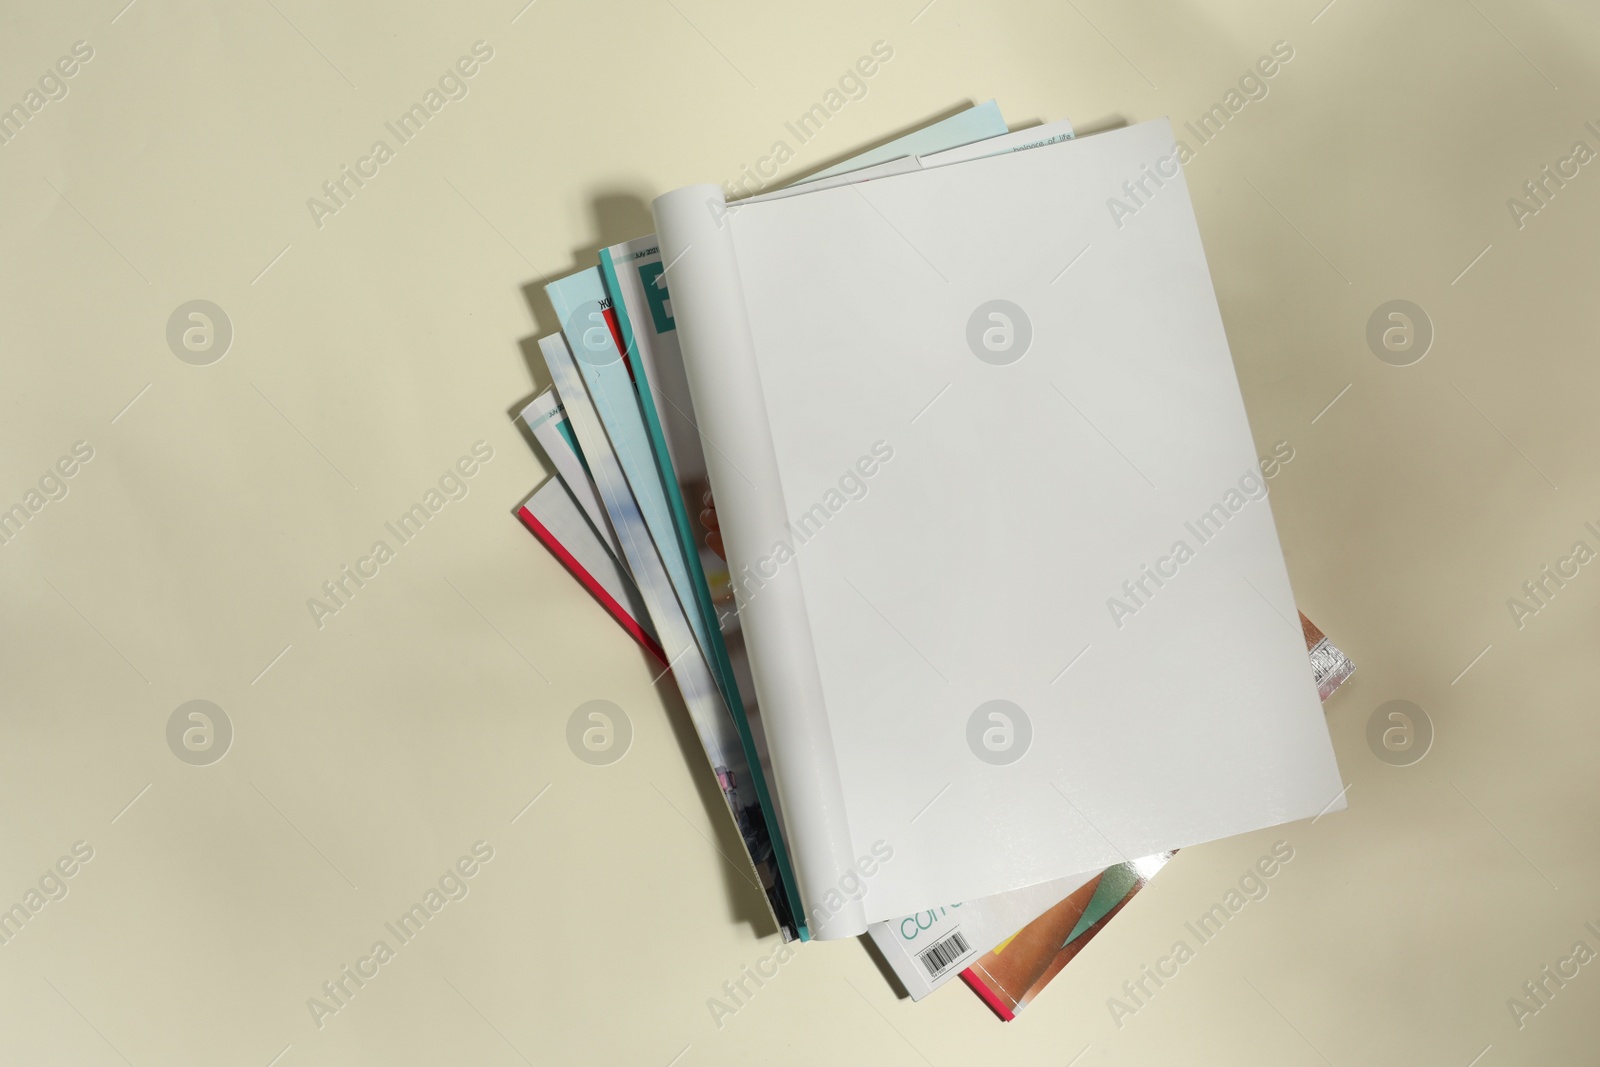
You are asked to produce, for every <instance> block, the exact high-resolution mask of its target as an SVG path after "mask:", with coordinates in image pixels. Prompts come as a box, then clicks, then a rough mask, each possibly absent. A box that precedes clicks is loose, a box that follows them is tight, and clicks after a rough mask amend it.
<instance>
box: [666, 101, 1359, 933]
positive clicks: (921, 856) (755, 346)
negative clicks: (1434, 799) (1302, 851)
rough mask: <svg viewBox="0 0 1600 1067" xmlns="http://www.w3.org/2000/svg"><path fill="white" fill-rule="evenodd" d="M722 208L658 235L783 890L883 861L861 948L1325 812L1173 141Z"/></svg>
mask: <svg viewBox="0 0 1600 1067" xmlns="http://www.w3.org/2000/svg"><path fill="white" fill-rule="evenodd" d="M1152 168H1154V170H1155V171H1156V172H1158V173H1159V175H1160V177H1159V178H1152V177H1150V176H1149V175H1150V174H1151V173H1152ZM1128 181H1139V182H1142V183H1144V185H1145V187H1146V188H1147V190H1150V191H1149V193H1148V195H1147V198H1145V199H1144V200H1143V203H1142V206H1141V207H1140V208H1139V210H1138V212H1137V217H1136V218H1134V219H1131V220H1130V219H1128V218H1126V217H1119V216H1118V215H1117V214H1116V213H1114V212H1109V211H1108V209H1107V207H1106V206H1105V205H1106V203H1107V199H1108V198H1109V197H1112V196H1117V195H1122V194H1121V190H1122V187H1123V184H1124V183H1125V182H1128ZM1157 181H1159V182H1160V184H1159V185H1158V184H1156V183H1157ZM720 199H721V192H720V190H717V189H715V188H714V187H691V188H689V189H684V190H678V191H677V192H674V193H670V194H667V195H666V196H664V197H662V198H660V199H658V201H657V203H656V218H657V224H658V229H659V231H660V234H661V238H662V254H663V255H664V256H665V257H667V258H669V259H671V258H673V257H677V256H681V257H682V258H681V261H680V262H679V265H678V267H677V268H675V276H674V278H673V285H674V297H675V305H676V307H677V311H678V322H679V331H680V334H681V337H682V345H683V349H684V353H685V362H686V366H687V367H688V371H689V380H690V385H691V389H692V391H693V394H694V400H695V407H696V411H697V413H698V414H699V416H700V419H701V424H702V427H703V429H704V430H705V432H706V433H707V435H708V437H710V438H713V439H716V440H719V441H724V440H726V441H734V442H737V443H738V446H739V454H740V456H741V458H742V459H743V458H744V457H745V456H746V455H747V454H748V455H749V456H751V457H754V459H752V463H757V462H758V463H759V466H758V475H757V477H756V478H755V481H756V483H757V484H759V485H760V486H761V487H762V488H761V489H760V490H759V491H757V490H752V489H749V488H744V489H741V488H740V487H739V486H738V485H737V484H736V483H735V482H733V481H732V480H731V472H727V471H719V469H718V466H717V464H716V463H715V462H714V461H713V462H712V464H711V480H712V485H713V489H714V490H715V491H716V492H717V494H718V504H719V515H720V517H721V518H722V523H723V528H724V541H725V544H726V545H727V548H728V552H729V559H730V562H731V564H732V565H733V567H734V570H735V573H736V575H740V574H744V573H751V574H756V575H759V577H760V579H761V585H760V587H759V588H760V592H759V595H757V596H755V597H754V598H753V599H752V602H751V607H753V608H754V609H756V610H755V617H753V618H751V619H750V620H748V622H747V626H748V629H749V630H750V631H751V634H752V637H754V636H755V631H756V628H757V627H756V624H757V620H758V619H759V621H760V623H761V625H762V627H764V628H765V629H767V630H768V631H769V632H771V633H781V634H783V635H784V636H785V640H783V641H779V642H775V643H773V644H772V645H770V646H762V647H758V648H757V649H756V651H755V653H754V657H753V658H754V659H755V663H756V681H757V688H758V690H760V691H762V695H763V700H764V701H766V700H767V699H768V698H767V696H766V690H765V689H764V688H763V685H764V684H765V685H767V686H768V687H773V688H779V687H775V686H773V682H774V681H775V680H777V679H782V680H783V682H782V685H781V688H779V691H781V692H782V694H783V697H784V700H785V703H784V705H783V706H782V707H781V708H780V707H778V706H769V707H768V709H767V718H768V727H769V729H768V733H769V736H770V737H771V739H772V746H773V753H772V755H773V760H774V766H775V769H776V773H777V777H778V784H779V787H780V791H781V792H782V793H783V795H784V800H785V804H786V806H787V807H788V808H789V809H790V810H791V811H794V810H795V809H797V808H800V809H802V810H804V811H805V812H806V813H807V814H810V813H812V812H815V811H818V810H819V808H815V807H811V806H810V805H809V804H802V803H797V802H796V801H795V800H793V799H791V796H790V792H791V790H795V788H796V787H795V785H794V782H795V780H796V779H797V778H798V779H802V780H803V781H804V782H805V783H806V784H807V786H808V787H810V788H815V786H814V785H813V784H812V783H815V782H819V781H820V782H823V783H826V784H828V786H829V787H830V788H832V785H833V783H837V788H838V790H839V791H840V792H841V793H842V794H843V807H842V810H838V809H832V808H827V809H826V810H827V811H828V812H835V813H836V814H831V815H825V816H824V817H823V818H820V819H817V820H816V821H815V822H811V821H807V820H804V819H799V818H797V819H796V822H797V823H798V824H800V825H803V826H805V827H807V828H808V829H811V828H822V829H825V830H826V831H827V832H828V834H829V836H827V837H825V838H824V839H823V840H822V841H820V842H807V841H804V840H797V841H796V842H795V851H796V854H797V856H799V857H800V858H801V862H802V864H805V863H812V864H815V863H820V862H823V861H824V860H825V859H826V857H828V856H830V855H831V856H832V857H833V858H834V862H835V863H836V864H837V866H836V867H835V869H834V877H844V876H847V875H849V873H850V868H849V862H850V861H849V860H848V859H847V858H845V857H846V856H847V855H860V854H861V850H862V849H864V848H870V847H871V846H872V845H873V844H874V843H876V842H880V841H882V842H888V843H889V844H890V845H891V846H892V847H893V849H894V856H895V858H894V861H893V862H892V863H885V864H882V865H881V868H880V869H879V870H878V871H877V872H876V875H875V877H873V878H872V879H871V881H870V884H869V886H868V889H867V894H866V897H865V901H864V904H863V908H862V917H864V918H865V919H868V920H873V921H876V920H879V919H888V918H892V917H894V916H899V915H904V914H907V913H909V912H912V911H915V910H917V909H918V908H920V907H930V906H937V905H938V902H939V901H950V900H969V899H974V898H978V897H984V896H989V895H991V894H994V893H998V892H1002V891H1005V890H1008V889H1014V888H1018V887H1021V886H1026V885H1031V884H1034V883H1037V882H1040V881H1045V880H1049V879H1053V878H1061V877H1067V876H1069V875H1071V874H1073V873H1076V872H1080V871H1087V870H1092V869H1096V868H1100V867H1105V866H1108V865H1110V864H1112V863H1115V862H1118V861H1119V860H1120V859H1121V858H1122V856H1124V855H1147V854H1153V853H1157V852H1164V851H1170V850H1172V849H1175V848H1180V847H1184V846H1187V845H1191V844H1196V843H1199V842H1201V841H1206V840H1211V839H1214V838H1217V837H1222V836H1227V835H1230V834H1235V833H1241V832H1245V831H1248V830H1252V829H1257V828H1260V827H1263V826H1268V825H1273V824H1276V823H1279V822H1284V821H1288V820H1291V819H1295V818H1301V817H1309V816H1314V815H1316V814H1318V813H1319V812H1321V811H1324V810H1332V809H1333V808H1336V807H1338V806H1340V805H1339V801H1338V800H1337V799H1336V798H1337V797H1338V795H1339V793H1340V791H1341V787H1340V783H1339V780H1338V775H1337V768H1336V767H1335V765H1334V762H1333V756H1332V747H1331V745H1330V743H1329V740H1328V735H1327V730H1326V726H1325V724H1324V723H1323V721H1322V717H1321V714H1320V709H1319V707H1318V703H1317V698H1316V693H1315V691H1314V689H1313V688H1312V686H1311V684H1310V680H1309V679H1308V677H1307V675H1306V671H1305V665H1304V659H1303V657H1304V648H1303V645H1302V644H1301V637H1300V632H1299V629H1298V627H1297V626H1296V625H1295V624H1294V623H1293V622H1292V619H1293V615H1294V601H1293V597H1292V594H1291V591H1290V589H1289V583H1288V576H1287V572H1286V569H1285V567H1284V564H1283V558H1282V552H1281V549H1280V548H1279V546H1278V543H1277V537H1276V531H1275V528H1274V526H1273V523H1272V516H1271V510H1270V507H1269V505H1268V504H1267V502H1266V500H1265V496H1266V487H1265V483H1264V482H1263V481H1262V479H1261V478H1260V474H1259V471H1258V470H1257V466H1256V464H1257V461H1256V457H1255V455H1254V447H1253V444H1252V441H1251V438H1250V433H1249V425H1248V422H1247V420H1246V418H1245V413H1244V410H1243V404H1242V401H1241V398H1240V396H1239V390H1238V383H1237V379H1236V378H1235V376H1234V372H1233V365H1232V361H1231V356H1230V355H1229V352H1228V349H1227V342H1226V338H1225V336H1224V334H1223V331H1222V325H1221V320H1220V316H1219V314H1218V311H1217V307H1216V300H1215V295H1214V293H1213V292H1212V289H1211V285H1210V278H1209V273H1208V271H1207V268H1206V264H1205V258H1204V253H1203V250H1202V248H1201V245H1200V240H1199V234H1198V228H1197V226H1196V224H1195V220H1194V214H1193V209H1192V207H1191V206H1190V203H1189V199H1188V194H1187V189H1186V188H1185V186H1184V182H1183V176H1182V172H1181V169H1180V168H1179V167H1178V165H1177V162H1176V157H1175V143H1174V142H1173V140H1172V134H1171V129H1170V126H1169V125H1168V124H1167V123H1166V122H1164V121H1158V122H1154V123H1145V124H1142V125H1140V126H1135V127H1130V128H1127V129H1123V130H1117V131H1112V132H1110V133H1106V134H1101V135H1099V136H1096V137H1093V138H1089V139H1086V140H1083V141H1072V142H1066V143H1059V144H1054V145H1048V146H1045V147H1041V148H1037V149H1034V150H1031V151H1026V152H1015V153H1008V154H1006V155H1002V156H997V157H991V158H987V159H979V160H974V161H971V162H966V163H962V164H960V165H955V166H944V167H938V168H935V169H928V170H923V171H920V172H917V173H911V174H906V175H901V176H898V177H888V178H883V179H880V180H877V181H874V182H872V183H870V184H869V185H866V186H859V185H858V186H850V187H847V188H842V189H832V190H826V191H822V192H819V193H817V195H815V196H804V197H793V198H789V199H784V200H777V201H772V202H769V203H763V204H756V205H751V206H750V207H749V208H747V209H745V210H741V211H738V212H735V213H732V214H729V215H726V216H725V219H726V224H725V225H722V224H719V223H720V222H721V219H720V218H719V215H718V212H717V210H716V208H717V201H720ZM1090 248H1092V251H1091V252H1087V253H1086V249H1090ZM1085 255H1087V256H1091V257H1092V258H1093V262H1092V263H1085V264H1084V267H1085V269H1083V270H1079V271H1075V272H1073V273H1071V274H1069V275H1065V278H1063V275H1064V268H1066V267H1067V266H1068V265H1069V264H1071V263H1073V262H1075V259H1076V257H1079V256H1085ZM1057 282H1061V284H1057ZM997 299H1004V300H1005V301H1007V303H1005V304H995V303H994V301H996V300H997ZM952 487H959V492H953V491H952ZM724 493H726V494H727V499H726V500H724V498H723V494H724ZM869 493H870V497H869V495H868V494H869ZM846 494H847V495H848V498H849V501H850V502H849V503H848V507H846V508H844V509H843V510H840V509H839V508H837V507H835V506H834V504H833V503H832V501H833V500H834V499H835V498H841V497H843V496H845V495H846ZM819 507H820V508H821V509H822V510H821V515H823V516H829V515H831V520H830V521H827V523H826V527H825V529H819V528H818V527H819V526H820V521H814V522H813V524H812V527H811V529H810V530H809V532H807V530H806V529H804V528H803V527H802V525H801V524H802V523H803V520H804V517H805V516H808V515H817V514H818V509H819ZM1197 521H1198V522H1199V523H1200V524H1201V526H1200V528H1198V529H1196V528H1194V527H1193V524H1194V523H1195V522H1197ZM1180 546H1181V547H1180ZM1152 568H1154V570H1152ZM1157 571H1159V574H1160V575H1164V576H1165V577H1162V578H1159V579H1158V578H1156V577H1153V576H1152V575H1154V574H1155V572H1157ZM1158 580H1159V583H1160V584H1157V582H1158ZM1135 583H1138V584H1135ZM745 611H746V606H745V605H744V604H743V603H742V602H741V613H742V614H743V613H744V612H745ZM808 646H809V647H808ZM808 652H810V653H812V654H814V655H815V657H816V659H815V665H814V667H809V668H808V665H807V663H806V662H803V661H802V657H804V656H806V655H807V653H808ZM1193 662H1205V663H1207V665H1208V666H1207V672H1206V678H1205V683H1204V685H1203V686H1201V687H1199V688H1198V689H1197V688H1196V686H1195V685H1194V680H1193V678H1192V676H1191V675H1192V672H1190V671H1188V670H1187V669H1186V667H1185V665H1186V664H1189V663H1193ZM1174 665H1176V666H1174ZM817 687H820V690H821V691H820V693H819V692H818V688H817ZM819 711H820V713H819ZM791 717H794V718H798V719H799V720H800V721H799V722H794V721H791ZM791 743H792V744H791ZM825 745H831V751H829V750H828V749H827V748H825ZM830 755H831V756H832V757H833V763H832V766H831V767H830V766H829V756H830ZM826 799H830V800H831V799H833V798H831V797H830V798H826ZM823 807H825V805H824V806H823ZM841 832H842V833H844V834H847V835H848V844H844V843H841V842H840V841H839V840H838V839H837V837H836V836H834V835H837V834H839V833H841ZM798 836H799V835H797V837H798ZM813 844H816V845H818V846H819V847H812V845H813ZM808 878H809V881H810V882H812V883H814V882H816V881H818V879H819V876H818V875H817V874H816V873H815V872H814V871H813V872H810V873H809V874H808V873H807V872H805V871H804V870H803V871H802V883H803V884H807V883H808ZM822 880H824V881H825V880H826V876H822Z"/></svg>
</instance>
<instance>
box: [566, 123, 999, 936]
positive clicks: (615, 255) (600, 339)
mask: <svg viewBox="0 0 1600 1067" xmlns="http://www.w3.org/2000/svg"><path fill="white" fill-rule="evenodd" d="M971 111H976V112H979V114H978V115H976V116H973V115H971V114H970V112H963V113H962V114H961V115H957V116H953V117H952V118H950V119H946V120H944V121H943V122H939V123H935V124H934V125H933V126H930V127H928V128H927V129H925V130H920V131H917V133H914V134H911V135H908V136H907V137H905V138H900V139H898V140H896V141H894V142H891V143H890V144H889V145H885V146H884V148H883V150H889V151H890V152H891V154H892V155H904V154H905V153H906V152H909V151H919V150H929V151H932V150H939V149H947V148H952V147H957V146H959V145H961V144H964V143H967V142H968V141H969V140H970V139H971V138H972V137H973V136H974V134H975V133H976V134H977V135H978V136H991V135H994V134H1003V133H1005V124H1004V121H1003V120H1002V119H1001V118H1000V114H999V109H998V107H996V106H994V105H993V103H992V102H991V103H990V104H988V105H985V106H984V107H982V108H974V109H971ZM844 166H846V164H841V167H844ZM600 269H601V271H602V274H603V277H604V282H605V288H606V290H607V292H606V293H604V294H603V295H602V298H601V301H600V303H601V306H600V307H599V308H598V310H599V312H600V314H601V318H602V319H603V321H604V322H605V324H606V326H607V327H608V330H609V329H615V330H616V331H617V338H616V339H617V341H618V342H619V347H620V349H621V351H622V353H624V356H623V364H624V366H625V367H626V369H627V371H628V373H629V378H630V382H631V386H632V388H633V390H634V393H633V401H634V406H635V408H636V410H637V412H638V414H639V417H640V418H641V419H642V425H643V428H644V431H645V434H646V439H647V441H648V443H649V446H650V449H651V454H652V458H653V460H654V463H655V467H656V472H657V481H656V485H659V487H660V489H661V490H662V493H663V497H662V499H663V500H664V502H665V505H666V509H667V513H668V514H669V515H670V517H671V521H672V531H671V533H670V534H662V535H658V539H657V545H658V547H659V548H661V550H662V552H663V555H665V554H667V553H668V552H669V551H670V550H669V545H672V544H675V545H676V551H677V554H678V555H679V556H680V558H681V560H682V562H683V565H684V568H685V571H686V573H687V576H688V578H689V582H690V594H691V597H690V598H681V599H680V602H681V603H682V604H683V605H684V607H685V608H686V609H688V608H689V606H690V605H691V603H692V604H693V606H694V609H695V610H698V611H700V612H701V613H702V615H703V617H704V619H705V623H706V630H707V636H708V638H709V650H708V651H709V657H708V658H709V660H710V662H711V665H712V667H713V669H714V671H716V672H717V674H718V675H719V676H720V678H721V680H722V684H723V693H724V696H725V699H726V700H727V702H728V705H729V709H730V711H731V712H732V713H733V715H734V720H735V723H736V724H737V726H738V728H739V731H740V735H741V738H742V739H744V740H745V741H746V742H747V744H748V751H749V755H750V759H751V761H752V763H753V764H754V765H755V766H756V767H757V768H758V769H759V770H760V771H761V775H760V777H759V778H758V779H757V783H758V785H759V788H760V795H761V796H762V797H763V798H764V800H765V801H766V804H765V805H764V806H766V808H767V810H769V811H773V812H775V813H777V815H778V819H777V826H779V827H782V826H784V825H785V824H784V822H783V818H782V812H781V811H780V810H779V809H778V807H777V798H776V796H775V795H773V794H772V792H771V791H770V790H769V789H768V785H767V783H769V782H770V781H771V761H770V758H769V757H768V755H767V753H768V749H767V745H766V741H765V736H764V735H763V733H762V729H761V721H760V715H759V712H758V710H757V703H756V699H755V686H754V683H753V681H752V679H751V674H750V667H749V659H748V656H747V655H746V653H745V647H744V641H743V639H742V636H741V635H740V633H739V628H738V615H737V612H736V611H735V609H734V599H733V591H732V588H731V585H730V583H729V580H728V570H727V565H726V563H725V562H724V561H723V560H722V558H721V557H720V556H718V555H717V554H716V553H715V552H714V551H713V550H712V549H711V547H710V544H709V541H710V538H709V535H710V531H709V530H706V529H705V528H704V527H703V526H700V525H698V523H697V521H695V520H692V519H691V515H694V514H696V513H697V512H698V511H699V508H700V506H702V505H701V500H702V497H703V495H704V493H705V489H706V481H705V457H704V453H703V452H702V447H703V446H702V443H701V440H700V436H699V433H698V431H697V429H696V427H695V424H694V418H693V415H692V414H691V412H692V409H693V405H692V403H691V402H690V400H689V394H688V384H687V382H686V380H685V379H684V377H683V361H682V359H681V357H679V355H678V351H677V339H676V336H675V334H674V332H673V331H674V329H675V327H674V324H673V320H672V309H671V296H670V294H669V293H668V291H667V286H666V265H665V264H663V263H662V261H661V256H660V253H659V251H658V249H657V248H656V245H655V239H654V238H653V237H643V238H639V239H637V240H634V241H629V242H625V243H624V244H620V245H614V246H612V247H611V248H608V249H605V250H603V251H602V252H601V253H600ZM557 284H562V283H557ZM578 295H592V294H584V293H582V292H581V291H580V292H579V294H578ZM558 314H562V316H563V318H562V321H563V322H565V321H567V320H566V317H565V313H563V312H560V311H558ZM596 325H598V323H590V324H589V326H587V327H585V329H586V330H589V329H592V328H593V327H594V326H596ZM585 336H587V337H588V338H589V340H592V341H593V342H594V343H595V344H596V346H597V349H596V356H597V357H598V358H597V359H596V360H595V362H596V363H599V364H601V365H606V364H607V363H608V359H607V354H606V352H605V350H604V343H605V341H606V338H605V336H604V335H603V334H602V333H601V332H600V331H599V330H594V331H593V332H592V333H586V334H585ZM641 374H642V375H643V378H644V381H643V383H642V384H641V382H640V380H639V378H640V375H641ZM596 377H601V375H596ZM606 377H608V378H609V380H610V381H613V382H615V381H619V380H620V376H618V375H616V374H611V375H609V376H606ZM591 388H593V386H592V385H591ZM617 391H618V392H620V389H618V390H617ZM607 399H608V400H610V399H613V397H612V396H611V395H610V394H608V398H607ZM615 399H618V400H620V397H615ZM601 414H602V418H604V416H605V415H606V414H607V412H606V411H604V410H603V411H602V412H601ZM612 415H613V417H614V418H617V419H618V420H619V421H622V422H626V423H630V424H631V422H632V420H631V419H630V418H627V416H626V415H625V413H623V412H622V410H621V405H620V403H619V404H618V405H617V407H616V408H614V409H612ZM608 429H609V426H608ZM623 432H624V433H627V434H629V435H630V440H632V432H633V431H632V427H631V425H629V426H626V427H624V428H623ZM712 447H713V448H714V447H715V445H714V443H713V444H712ZM634 476H637V477H639V478H640V484H646V485H648V483H647V481H646V480H645V479H644V477H643V475H639V474H638V473H637V470H635V472H634V473H633V474H630V478H631V477H634ZM630 484H632V483H631V482H630ZM649 488H650V489H651V490H652V491H653V488H654V487H653V486H650V487H649ZM691 505H692V507H691ZM655 529H656V528H654V527H653V528H652V532H653V533H654V532H655ZM777 846H778V854H779V856H780V857H781V858H782V859H783V861H784V863H785V864H787V862H788V858H787V851H786V849H784V847H783V841H782V839H781V837H780V839H779V841H778V842H777ZM788 884H789V885H791V886H792V885H794V882H793V880H792V879H791V880H790V881H789V882H788ZM792 902H793V905H794V907H795V908H796V909H797V911H798V909H799V898H798V894H796V895H795V896H794V897H793V901H792ZM800 925H801V933H802V936H805V934H806V933H807V930H806V923H805V922H804V920H803V917H802V922H801V924H800Z"/></svg>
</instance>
